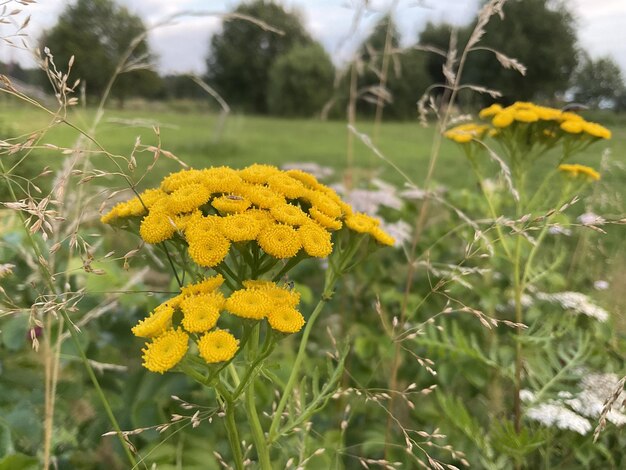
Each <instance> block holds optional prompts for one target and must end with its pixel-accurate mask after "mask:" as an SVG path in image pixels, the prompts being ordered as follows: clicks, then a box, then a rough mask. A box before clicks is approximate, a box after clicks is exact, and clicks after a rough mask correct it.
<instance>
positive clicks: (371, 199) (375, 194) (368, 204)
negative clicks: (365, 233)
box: [332, 180, 402, 216]
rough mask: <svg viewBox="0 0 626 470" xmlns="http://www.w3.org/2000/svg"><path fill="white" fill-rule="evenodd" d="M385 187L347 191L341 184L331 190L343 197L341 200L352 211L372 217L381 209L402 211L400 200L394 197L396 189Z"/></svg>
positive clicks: (389, 186)
mask: <svg viewBox="0 0 626 470" xmlns="http://www.w3.org/2000/svg"><path fill="white" fill-rule="evenodd" d="M379 182H380V180H379ZM380 183H382V182H380ZM385 186H386V187H385V188H384V189H374V190H372V189H352V190H347V189H346V188H345V187H344V186H343V185H342V184H336V185H332V188H333V189H334V190H335V191H337V192H338V193H339V194H341V195H342V196H343V199H344V200H345V201H346V202H347V203H348V204H350V205H351V206H352V209H353V210H355V211H356V212H364V213H366V214H368V215H371V216H374V215H376V214H377V213H378V210H379V209H380V208H381V207H389V208H391V209H396V210H399V209H402V199H400V198H399V197H398V196H397V195H396V189H395V188H394V187H393V186H391V185H387V184H386V183H385Z"/></svg>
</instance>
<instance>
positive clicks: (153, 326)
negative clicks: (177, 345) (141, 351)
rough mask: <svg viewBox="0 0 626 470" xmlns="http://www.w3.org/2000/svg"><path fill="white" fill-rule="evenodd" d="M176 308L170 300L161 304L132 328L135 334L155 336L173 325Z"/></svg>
mask: <svg viewBox="0 0 626 470" xmlns="http://www.w3.org/2000/svg"><path fill="white" fill-rule="evenodd" d="M172 315H174V308H173V307H172V305H170V304H169V303H168V302H165V303H163V304H161V305H159V306H158V307H157V308H155V309H154V311H153V312H152V313H151V314H150V316H148V317H146V318H144V319H143V320H141V321H140V322H139V323H137V325H136V326H134V327H133V328H132V332H133V334H134V335H135V336H139V337H140V338H154V337H155V336H159V335H160V334H161V333H163V332H164V331H165V330H167V329H168V328H170V327H171V326H172Z"/></svg>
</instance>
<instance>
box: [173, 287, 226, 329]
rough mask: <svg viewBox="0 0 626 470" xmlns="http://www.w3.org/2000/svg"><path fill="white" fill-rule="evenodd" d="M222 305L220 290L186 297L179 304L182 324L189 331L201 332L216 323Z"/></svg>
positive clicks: (222, 297)
mask: <svg viewBox="0 0 626 470" xmlns="http://www.w3.org/2000/svg"><path fill="white" fill-rule="evenodd" d="M223 306H224V296H223V295H222V293H221V292H212V293H210V294H199V295H192V296H191V297H187V298H186V299H184V300H183V301H182V302H181V304H180V309H181V310H182V311H183V320H182V325H183V327H184V328H185V330H187V331H188V332H189V333H203V332H205V331H209V330H210V329H211V328H213V327H214V326H215V325H216V324H217V320H218V318H219V317H220V310H221V309H222V307H223Z"/></svg>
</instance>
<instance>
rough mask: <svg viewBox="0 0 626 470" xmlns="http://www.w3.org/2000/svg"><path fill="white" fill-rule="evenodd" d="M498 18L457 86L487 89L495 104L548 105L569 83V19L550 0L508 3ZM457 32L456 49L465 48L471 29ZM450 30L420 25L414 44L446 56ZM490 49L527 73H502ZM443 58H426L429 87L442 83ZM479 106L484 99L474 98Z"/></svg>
mask: <svg viewBox="0 0 626 470" xmlns="http://www.w3.org/2000/svg"><path fill="white" fill-rule="evenodd" d="M503 13H504V17H503V19H500V18H499V17H495V18H494V19H493V20H492V21H490V22H489V23H488V24H487V25H486V27H485V33H484V38H483V39H482V40H481V43H480V47H479V48H478V49H477V50H476V51H474V52H472V53H470V55H469V57H468V60H467V64H466V66H465V72H464V74H463V83H471V84H476V85H482V86H485V85H486V86H488V87H489V88H491V89H494V90H498V91H500V92H501V93H502V95H503V96H502V99H498V101H499V102H504V103H507V104H508V103H511V102H514V101H529V100H533V99H535V100H537V99H538V100H541V101H548V102H549V101H550V100H553V99H554V98H555V95H558V94H562V93H563V92H565V91H566V90H567V88H568V86H569V78H570V76H571V74H572V73H573V72H574V70H575V67H576V64H577V54H576V29H575V23H574V18H573V16H572V14H571V13H570V12H569V11H568V10H567V7H566V5H565V3H563V2H553V1H551V0H511V1H508V2H506V3H505V4H504V8H503ZM475 23H476V20H474V21H473V22H472V23H471V24H470V25H468V26H465V27H461V28H458V30H457V32H456V34H457V41H458V42H457V44H459V45H460V46H462V45H464V44H466V42H467V40H468V39H469V36H470V34H471V32H472V30H473V28H474V24H475ZM452 29H453V28H452V26H450V25H448V24H445V23H442V24H437V25H435V24H432V23H429V24H427V25H426V28H425V29H424V30H423V31H422V32H421V33H420V35H419V44H421V45H430V46H435V47H437V48H439V49H440V50H442V51H447V50H448V48H449V45H450V33H451V30H452ZM484 48H492V49H493V50H495V51H498V52H499V53H502V54H504V55H506V56H508V57H510V58H513V59H516V60H518V61H519V62H521V63H522V64H523V65H525V66H526V67H527V72H526V75H525V76H523V75H521V74H520V73H519V72H517V71H515V70H511V69H507V68H505V67H503V66H502V64H501V63H499V61H498V59H497V57H496V54H495V53H494V52H493V51H489V50H484ZM445 60H446V59H445V57H442V56H440V55H436V54H431V55H429V56H428V64H427V68H428V72H429V74H430V76H431V79H432V81H433V82H434V83H443V82H444V80H443V72H442V66H443V64H444V63H445ZM477 98H478V99H480V100H481V101H482V102H483V103H484V102H485V101H492V100H490V99H489V98H488V96H482V99H481V97H477Z"/></svg>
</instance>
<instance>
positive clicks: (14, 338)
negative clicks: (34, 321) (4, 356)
mask: <svg viewBox="0 0 626 470" xmlns="http://www.w3.org/2000/svg"><path fill="white" fill-rule="evenodd" d="M2 323H3V325H2V328H1V329H2V344H4V346H5V347H6V348H7V349H8V350H9V351H18V350H19V349H22V348H23V347H24V345H25V344H26V340H27V338H28V315H14V316H12V317H11V318H9V319H8V320H6V321H4V322H2Z"/></svg>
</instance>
